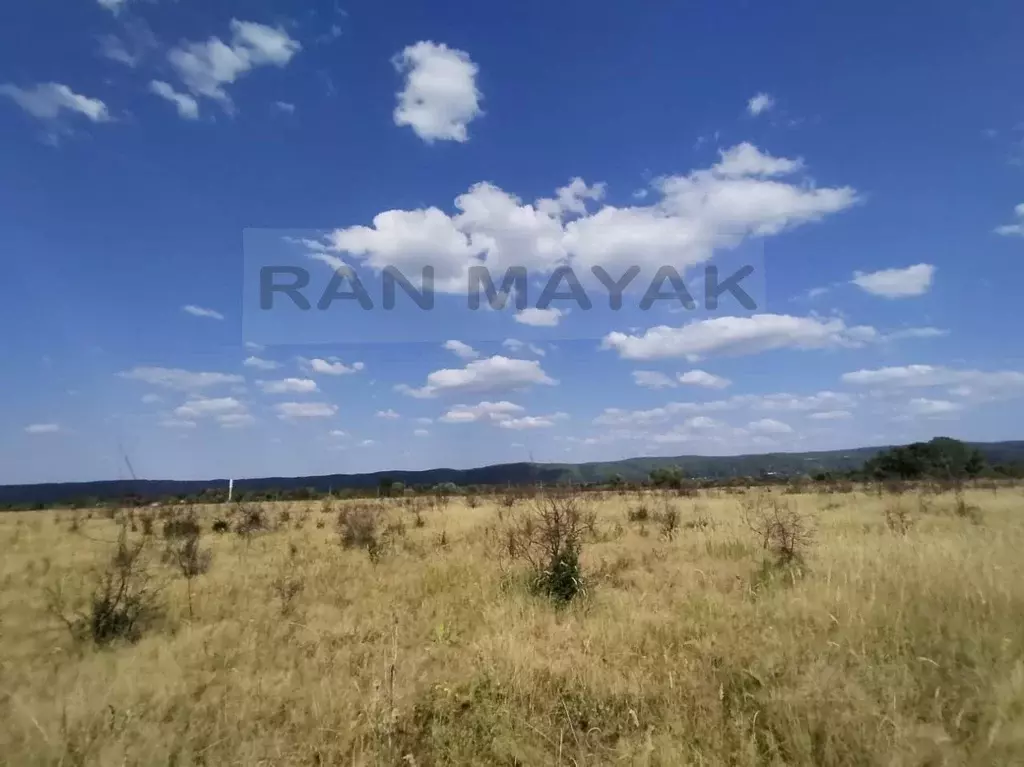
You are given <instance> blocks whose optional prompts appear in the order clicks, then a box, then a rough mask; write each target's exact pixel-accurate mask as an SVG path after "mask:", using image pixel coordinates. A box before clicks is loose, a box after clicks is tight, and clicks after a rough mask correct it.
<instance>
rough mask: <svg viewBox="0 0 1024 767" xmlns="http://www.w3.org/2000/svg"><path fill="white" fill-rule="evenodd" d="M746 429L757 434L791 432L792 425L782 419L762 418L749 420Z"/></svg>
mask: <svg viewBox="0 0 1024 767" xmlns="http://www.w3.org/2000/svg"><path fill="white" fill-rule="evenodd" d="M747 429H748V430H750V431H752V432H755V433H758V434H792V433H793V427H791V426H790V425H789V424H785V423H783V422H782V421H776V420H775V419H773V418H762V419H761V420H760V421H751V422H750V423H748V424H747Z"/></svg>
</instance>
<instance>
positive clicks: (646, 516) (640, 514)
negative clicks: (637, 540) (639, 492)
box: [626, 501, 651, 522]
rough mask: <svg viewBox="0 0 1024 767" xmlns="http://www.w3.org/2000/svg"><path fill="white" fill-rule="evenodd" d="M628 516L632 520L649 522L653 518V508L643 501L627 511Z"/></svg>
mask: <svg viewBox="0 0 1024 767" xmlns="http://www.w3.org/2000/svg"><path fill="white" fill-rule="evenodd" d="M626 517H627V518H628V519H629V521H630V522H647V521H648V520H650V518H651V509H650V507H649V506H648V505H647V504H646V503H645V502H643V501H641V502H640V503H639V504H637V505H636V506H634V507H633V508H631V509H628V510H627V511H626Z"/></svg>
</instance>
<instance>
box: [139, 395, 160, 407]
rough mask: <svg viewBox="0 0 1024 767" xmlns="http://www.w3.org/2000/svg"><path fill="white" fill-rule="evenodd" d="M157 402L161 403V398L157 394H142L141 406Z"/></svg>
mask: <svg viewBox="0 0 1024 767" xmlns="http://www.w3.org/2000/svg"><path fill="white" fill-rule="evenodd" d="M157 402H163V397H161V396H160V395H159V394H143V395H142V404H143V405H155V404H156V403H157Z"/></svg>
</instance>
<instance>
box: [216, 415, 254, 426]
mask: <svg viewBox="0 0 1024 767" xmlns="http://www.w3.org/2000/svg"><path fill="white" fill-rule="evenodd" d="M216 420H217V423H218V424H220V425H221V426H222V427H223V428H225V429H241V428H243V427H245V426H252V424H254V423H256V419H255V418H253V417H252V416H251V415H249V414H248V413H224V414H223V415H219V416H217V417H216Z"/></svg>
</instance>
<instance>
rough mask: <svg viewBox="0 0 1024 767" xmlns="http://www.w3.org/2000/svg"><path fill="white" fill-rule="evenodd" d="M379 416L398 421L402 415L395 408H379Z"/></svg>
mask: <svg viewBox="0 0 1024 767" xmlns="http://www.w3.org/2000/svg"><path fill="white" fill-rule="evenodd" d="M377 417H378V418H383V419H385V420H387V421H397V420H398V419H399V418H401V417H402V416H401V415H399V414H398V413H397V412H395V411H394V410H390V409H389V410H378V411H377Z"/></svg>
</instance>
